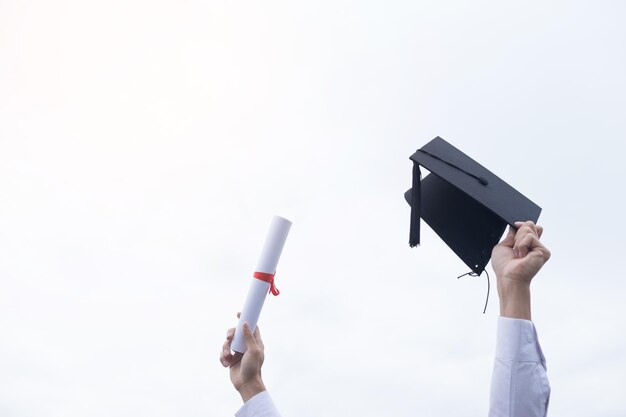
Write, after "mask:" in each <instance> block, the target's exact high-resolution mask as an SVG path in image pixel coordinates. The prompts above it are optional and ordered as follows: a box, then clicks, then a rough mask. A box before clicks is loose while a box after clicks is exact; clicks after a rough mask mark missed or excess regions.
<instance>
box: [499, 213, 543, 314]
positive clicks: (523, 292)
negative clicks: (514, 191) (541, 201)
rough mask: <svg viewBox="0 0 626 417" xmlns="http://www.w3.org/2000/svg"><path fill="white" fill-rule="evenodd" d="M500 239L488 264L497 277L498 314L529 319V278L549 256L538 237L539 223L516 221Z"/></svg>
mask: <svg viewBox="0 0 626 417" xmlns="http://www.w3.org/2000/svg"><path fill="white" fill-rule="evenodd" d="M515 226H516V227H517V229H514V228H510V229H509V233H508V235H507V236H506V238H504V240H503V241H502V242H500V243H499V244H498V245H496V246H495V247H494V248H493V251H492V253H491V256H492V258H491V264H492V266H493V269H494V271H495V272H496V277H497V279H498V295H499V296H500V315H502V316H504V317H513V318H523V319H527V320H530V282H531V281H532V279H533V277H534V276H535V275H536V274H537V272H539V270H540V269H541V267H542V266H543V265H544V264H545V263H546V262H547V261H548V259H550V251H549V250H548V249H547V248H546V247H545V246H543V244H542V243H541V242H540V241H539V238H540V237H541V235H542V233H543V228H542V227H541V226H537V225H535V224H534V223H533V222H530V221H528V222H517V223H515Z"/></svg>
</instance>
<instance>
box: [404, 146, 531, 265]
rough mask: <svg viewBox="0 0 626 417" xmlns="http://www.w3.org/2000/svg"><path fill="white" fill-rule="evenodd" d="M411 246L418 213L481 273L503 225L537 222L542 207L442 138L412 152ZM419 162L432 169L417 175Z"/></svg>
mask: <svg viewBox="0 0 626 417" xmlns="http://www.w3.org/2000/svg"><path fill="white" fill-rule="evenodd" d="M411 160H412V161H413V188H411V189H410V190H409V191H407V192H406V193H405V194H404V197H405V199H406V200H407V202H408V203H409V204H410V205H411V233H410V237H409V244H410V246H411V247H414V246H417V245H418V244H419V241H420V240H419V239H420V238H419V234H420V217H421V218H422V219H424V221H425V222H426V223H428V225H429V226H430V227H431V228H432V229H433V230H434V231H435V233H437V234H438V235H439V237H441V239H443V241H444V242H446V244H447V245H448V246H449V247H450V248H451V249H452V250H453V251H454V253H456V254H457V256H458V257H459V258H461V260H463V262H465V264H466V265H467V266H468V267H469V268H470V269H471V270H472V271H473V272H474V273H475V274H477V275H480V274H481V273H482V272H483V270H484V269H485V266H486V265H487V263H488V262H489V259H490V258H491V250H492V249H493V247H494V246H495V245H497V244H498V241H499V240H500V238H501V237H502V234H503V233H504V230H505V229H506V225H507V224H510V225H511V226H513V225H514V223H515V222H517V221H527V220H532V221H533V222H535V223H536V222H537V219H538V218H539V214H540V213H541V207H539V206H538V205H536V204H535V203H533V202H532V201H530V200H529V199H528V198H526V197H524V196H523V195H522V194H520V193H519V192H518V191H517V190H515V189H514V188H513V187H511V186H510V185H509V184H507V183H506V182H504V181H502V180H501V179H500V178H498V177H497V176H496V175H495V174H493V173H492V172H491V171H489V170H488V169H487V168H485V167H483V166H482V165H480V164H479V163H478V162H476V161H474V160H473V159H472V158H470V157H469V156H467V155H465V154H464V153H463V152H461V151H460V150H458V149H457V148H455V147H454V146H452V145H450V144H449V143H448V142H446V141H445V140H443V139H441V138H440V137H436V138H435V139H433V140H431V141H430V142H428V143H427V144H426V145H424V146H423V147H422V148H421V149H418V150H417V152H415V153H414V154H413V155H412V156H411ZM420 165H421V166H423V167H425V168H426V169H427V170H428V171H430V174H429V175H427V176H426V177H425V178H424V179H421V172H420Z"/></svg>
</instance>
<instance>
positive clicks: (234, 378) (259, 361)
mask: <svg viewBox="0 0 626 417" xmlns="http://www.w3.org/2000/svg"><path fill="white" fill-rule="evenodd" d="M239 316H240V314H237V317H239ZM242 332H243V336H244V340H245V343H246V348H247V349H246V353H245V354H242V353H235V354H234V355H233V354H232V352H231V350H230V345H231V343H232V341H233V337H234V335H235V328H234V327H233V328H232V329H228V331H227V332H226V342H224V345H223V346H222V352H221V354H220V362H221V363H222V365H223V366H224V367H226V368H230V381H231V382H232V383H233V385H234V386H235V389H236V390H237V391H239V394H240V395H241V399H242V400H243V402H246V401H248V400H249V399H250V398H252V397H254V396H255V395H257V394H258V393H260V392H263V391H265V385H264V384H263V379H262V378H261V366H262V365H263V360H264V359H265V354H264V353H263V350H264V346H263V340H261V333H260V332H259V327H258V326H257V327H256V329H254V333H253V332H252V330H251V329H250V326H249V325H248V323H244V325H243V326H242Z"/></svg>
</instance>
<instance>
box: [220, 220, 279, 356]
mask: <svg viewBox="0 0 626 417" xmlns="http://www.w3.org/2000/svg"><path fill="white" fill-rule="evenodd" d="M290 228H291V222H290V221H289V220H287V219H284V218H282V217H279V216H274V218H273V219H272V224H271V225H270V230H269V232H268V234H267V238H266V239H265V244H264V245H263V250H262V251H261V258H260V259H259V263H258V264H257V268H256V270H255V273H254V278H252V283H251V284H250V289H249V290H248V296H247V297H246V301H245V303H244V305H243V309H242V310H241V317H240V318H239V322H238V323H237V329H236V330H235V337H234V338H233V342H232V344H231V349H232V350H234V351H235V352H239V353H244V352H245V351H246V341H245V339H244V337H243V329H242V328H241V327H242V326H243V323H244V322H246V321H247V322H248V324H249V325H250V329H251V330H252V331H254V329H255V328H256V324H257V322H258V320H259V316H260V315H261V309H262V308H263V303H264V302H265V297H266V296H267V294H268V292H270V290H271V291H272V293H273V294H274V295H277V294H278V291H277V290H276V288H275V287H274V274H275V273H276V265H278V259H279V258H280V254H281V253H282V251H283V247H284V246H285V241H286V240H287V235H288V234H289V229H290Z"/></svg>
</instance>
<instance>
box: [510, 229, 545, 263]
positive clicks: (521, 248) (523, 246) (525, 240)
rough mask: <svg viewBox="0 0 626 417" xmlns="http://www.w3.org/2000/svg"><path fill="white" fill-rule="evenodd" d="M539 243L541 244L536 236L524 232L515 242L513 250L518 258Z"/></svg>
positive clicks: (524, 255)
mask: <svg viewBox="0 0 626 417" xmlns="http://www.w3.org/2000/svg"><path fill="white" fill-rule="evenodd" d="M539 245H541V244H540V243H539V239H537V236H535V235H534V234H532V233H526V234H525V235H524V236H523V237H522V238H521V239H520V240H519V241H517V242H515V250H516V251H517V253H518V255H519V258H525V257H526V255H528V252H531V251H532V250H533V248H535V247H536V246H539Z"/></svg>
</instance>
